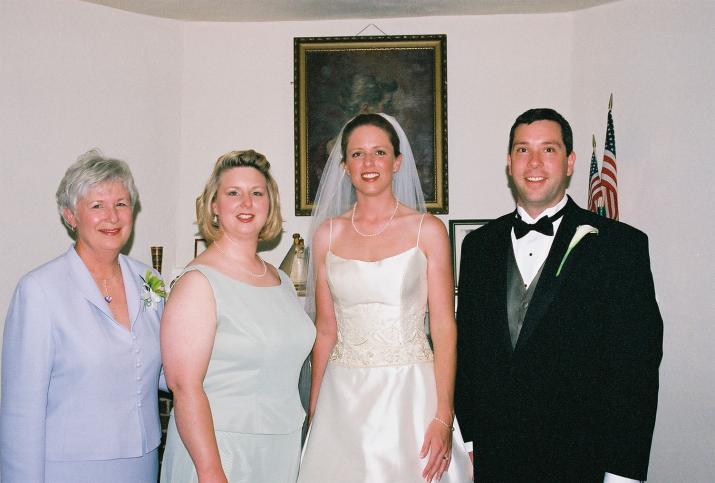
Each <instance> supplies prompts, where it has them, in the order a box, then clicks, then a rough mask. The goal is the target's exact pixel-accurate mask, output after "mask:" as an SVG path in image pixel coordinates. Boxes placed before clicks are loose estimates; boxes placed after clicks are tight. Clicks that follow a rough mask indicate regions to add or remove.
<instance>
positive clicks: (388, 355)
mask: <svg viewBox="0 0 715 483" xmlns="http://www.w3.org/2000/svg"><path fill="white" fill-rule="evenodd" d="M326 269H327V278H328V285H329V286H330V292H331V294H332V296H333V306H334V309H335V317H336V319H337V322H338V337H337V342H336V343H335V347H334V348H333V351H332V352H331V354H330V362H331V363H333V364H339V365H343V366H349V367H374V366H396V365H405V364H414V363H417V362H427V361H431V360H432V359H433V356H432V350H431V349H430V346H429V343H428V342H427V336H426V334H425V324H424V322H425V308H426V306H427V259H426V257H425V255H424V253H423V252H422V250H420V249H419V247H417V246H415V247H413V248H410V249H408V250H406V251H404V252H402V253H399V254H397V255H394V256H392V257H388V258H384V259H382V260H378V261H374V262H366V261H361V260H351V259H346V258H342V257H339V256H338V255H335V254H334V253H332V251H328V255H327V257H326Z"/></svg>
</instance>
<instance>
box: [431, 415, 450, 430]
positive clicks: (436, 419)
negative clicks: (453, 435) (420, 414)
mask: <svg viewBox="0 0 715 483" xmlns="http://www.w3.org/2000/svg"><path fill="white" fill-rule="evenodd" d="M432 419H433V420H435V421H437V422H438V423H440V424H441V425H442V426H444V427H445V428H447V429H449V430H450V431H454V426H450V425H449V424H447V423H445V422H444V421H442V420H441V419H439V418H438V417H437V416H435V417H433V418H432Z"/></svg>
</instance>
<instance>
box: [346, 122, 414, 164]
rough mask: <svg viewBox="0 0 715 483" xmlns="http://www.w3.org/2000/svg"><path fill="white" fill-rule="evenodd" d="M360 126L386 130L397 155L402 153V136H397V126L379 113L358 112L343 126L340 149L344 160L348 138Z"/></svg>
mask: <svg viewBox="0 0 715 483" xmlns="http://www.w3.org/2000/svg"><path fill="white" fill-rule="evenodd" d="M360 126H375V127H377V128H380V129H382V130H383V131H385V132H386V133H387V136H388V137H389V138H390V143H391V144H392V149H394V151H395V157H397V156H399V155H400V138H399V137H398V136H397V131H395V128H394V127H392V124H390V121H388V120H387V119H385V118H384V117H382V116H381V115H379V114H372V113H371V114H358V115H357V116H355V117H354V118H352V119H351V120H350V122H348V123H347V124H346V125H345V127H344V128H343V136H342V139H341V140H340V149H341V152H342V154H343V161H345V150H346V149H347V147H348V139H349V138H350V135H351V134H352V132H353V131H354V130H355V129H357V128H359V127H360Z"/></svg>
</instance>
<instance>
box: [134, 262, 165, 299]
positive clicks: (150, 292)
mask: <svg viewBox="0 0 715 483" xmlns="http://www.w3.org/2000/svg"><path fill="white" fill-rule="evenodd" d="M139 278H141V279H142V282H143V283H142V293H141V295H139V298H140V299H141V301H142V304H143V306H144V307H147V308H153V309H156V307H157V306H158V305H159V302H161V300H162V299H165V298H166V289H165V288H164V281H163V280H162V279H160V278H159V277H157V276H156V275H154V273H153V272H152V271H151V270H147V271H146V273H145V274H144V276H143V277H139Z"/></svg>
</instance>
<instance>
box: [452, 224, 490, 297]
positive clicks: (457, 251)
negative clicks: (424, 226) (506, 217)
mask: <svg viewBox="0 0 715 483" xmlns="http://www.w3.org/2000/svg"><path fill="white" fill-rule="evenodd" d="M490 221H492V220H449V239H450V241H451V242H452V271H453V272H454V293H455V294H456V293H457V291H458V286H459V261H460V257H461V255H462V242H463V241H464V237H465V236H467V235H469V234H470V233H471V232H473V231H474V230H476V229H478V228H481V227H482V226H484V225H486V224H487V223H489V222H490Z"/></svg>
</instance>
